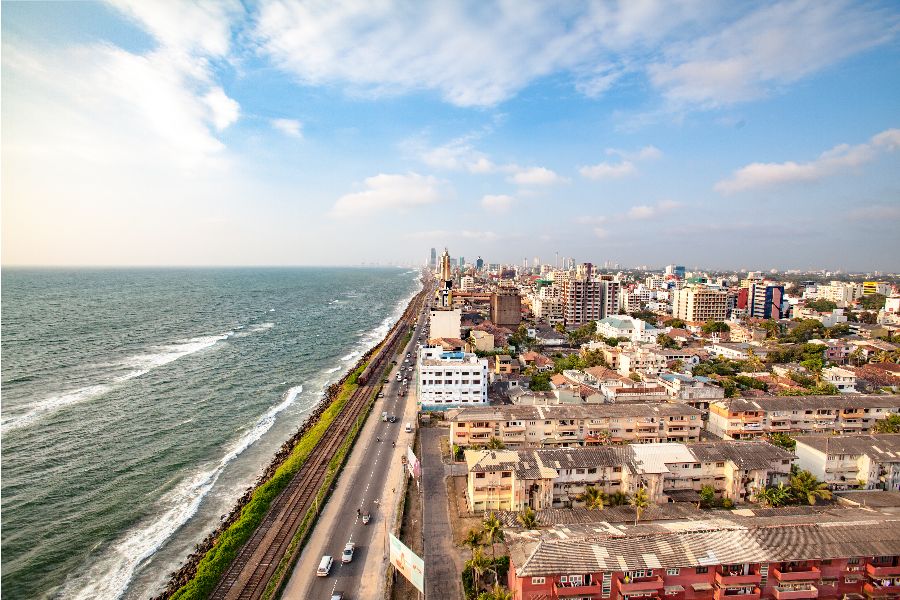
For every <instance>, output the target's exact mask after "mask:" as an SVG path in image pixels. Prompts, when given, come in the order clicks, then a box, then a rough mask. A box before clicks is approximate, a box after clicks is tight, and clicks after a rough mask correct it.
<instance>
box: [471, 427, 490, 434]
mask: <svg viewBox="0 0 900 600" xmlns="http://www.w3.org/2000/svg"><path fill="white" fill-rule="evenodd" d="M493 431H494V428H493V427H469V433H493Z"/></svg>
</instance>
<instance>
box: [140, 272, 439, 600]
mask: <svg viewBox="0 0 900 600" xmlns="http://www.w3.org/2000/svg"><path fill="white" fill-rule="evenodd" d="M418 281H419V289H418V290H416V291H414V292H413V293H412V295H411V296H410V297H409V298H408V299H407V300H406V303H405V306H404V307H403V310H402V311H399V315H398V317H397V320H396V321H395V322H394V323H393V324H392V325H391V326H390V327H389V328H388V329H387V331H386V332H385V334H384V336H383V337H382V338H381V339H380V341H378V342H377V343H375V344H374V345H373V346H372V347H370V348H369V349H368V350H366V351H365V352H363V353H362V354H361V355H360V356H359V357H358V358H357V360H356V362H355V363H354V364H353V365H352V366H351V367H350V368H348V369H347V371H346V372H345V373H344V374H343V375H342V376H341V378H340V379H339V380H338V381H336V382H335V383H332V384H330V385H328V386H327V387H326V388H325V390H324V391H323V393H322V397H321V398H320V399H319V401H318V402H317V403H316V404H315V405H314V406H313V407H312V408H311V410H310V412H309V413H308V415H307V417H306V419H305V420H304V422H303V423H302V424H301V425H300V427H299V428H298V429H297V431H296V432H294V434H292V435H291V436H290V437H288V439H287V440H285V441H284V442H283V443H282V444H281V446H280V447H279V449H278V450H277V451H276V452H275V455H274V456H273V457H272V459H271V460H270V461H269V463H268V465H267V466H266V467H265V468H264V469H263V471H262V472H261V473H260V475H259V476H258V477H257V478H256V480H255V481H254V483H253V484H252V485H251V486H249V487H248V488H247V489H246V490H244V493H243V494H242V495H241V496H240V497H239V498H238V499H237V500H236V501H235V504H234V506H233V507H232V509H231V511H230V512H229V513H227V514H225V515H222V516H221V517H220V519H219V524H218V525H217V526H216V527H215V529H214V530H213V531H211V532H210V533H209V534H207V535H206V537H204V538H203V539H202V540H201V541H200V542H198V543H197V544H196V545H195V546H194V551H193V552H191V553H190V554H189V555H187V557H185V559H184V560H183V562H182V565H181V567H180V568H178V569H177V570H175V571H173V572H172V573H171V574H170V575H169V577H168V579H167V582H166V583H165V584H164V586H163V588H162V591H161V592H160V593H159V594H157V595H155V596H153V599H154V600H165V599H167V598H170V597H172V595H173V594H175V593H176V592H177V591H178V590H179V589H180V588H181V587H183V586H184V585H186V584H188V583H189V582H190V581H191V580H193V579H194V577H195V576H196V575H197V568H198V566H199V564H200V562H201V560H202V559H203V558H204V557H205V556H206V554H207V553H208V552H209V551H210V550H212V549H213V548H214V547H215V544H216V542H217V540H218V539H219V537H220V536H221V535H222V534H223V533H224V532H225V531H226V530H228V528H229V527H230V526H231V525H233V524H234V523H235V522H236V521H237V520H238V519H239V518H240V516H241V513H242V511H243V509H244V507H245V506H246V505H247V504H248V503H249V502H250V500H251V499H252V497H253V494H254V492H256V490H257V489H258V488H259V487H261V486H262V485H264V484H265V483H266V482H267V481H269V480H270V479H271V478H272V477H273V475H274V474H275V472H276V471H277V470H278V469H279V468H280V467H281V466H282V465H283V464H284V463H285V462H286V461H287V460H288V458H290V456H291V454H292V452H293V450H294V448H295V447H296V446H297V444H298V443H299V442H300V440H301V439H303V437H304V436H305V435H306V434H307V433H308V432H309V431H310V430H311V429H312V428H313V427H315V425H316V424H317V423H318V422H319V419H320V417H321V415H322V413H323V412H324V411H325V410H327V409H328V407H329V406H331V405H332V403H333V402H334V401H335V400H336V399H337V398H338V397H339V395H340V393H341V391H342V389H343V388H344V386H345V384H347V383H348V380H349V379H350V377H351V376H352V375H353V374H354V373H357V372H358V371H360V369H362V368H364V367H365V365H366V364H367V363H368V362H369V360H370V358H371V357H372V355H373V354H374V353H375V352H376V351H378V350H379V349H380V348H381V347H382V346H383V345H384V343H385V342H386V341H387V340H388V339H390V337H391V335H392V334H393V332H394V330H395V329H396V327H397V326H398V325H399V324H400V323H401V322H402V320H403V315H404V314H406V312H407V311H408V310H409V308H410V307H411V306H412V304H413V302H414V301H415V299H416V298H417V297H418V296H419V294H421V293H422V292H423V291H424V290H425V284H424V282H423V281H422V279H421V278H419V280H418ZM388 318H389V317H388Z"/></svg>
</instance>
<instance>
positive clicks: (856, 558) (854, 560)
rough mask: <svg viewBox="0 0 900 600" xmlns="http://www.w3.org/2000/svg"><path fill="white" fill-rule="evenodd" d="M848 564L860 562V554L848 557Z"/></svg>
mask: <svg viewBox="0 0 900 600" xmlns="http://www.w3.org/2000/svg"><path fill="white" fill-rule="evenodd" d="M847 564H848V565H858V564H859V557H858V556H854V557H852V558H848V559H847Z"/></svg>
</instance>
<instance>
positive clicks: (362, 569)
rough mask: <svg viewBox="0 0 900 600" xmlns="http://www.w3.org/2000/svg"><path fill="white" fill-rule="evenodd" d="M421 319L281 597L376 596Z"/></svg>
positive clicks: (410, 410)
mask: <svg viewBox="0 0 900 600" xmlns="http://www.w3.org/2000/svg"><path fill="white" fill-rule="evenodd" d="M425 314H427V312H426V313H425ZM426 321H427V317H425V316H423V315H422V314H420V315H419V318H418V321H417V323H416V328H415V330H414V332H413V336H412V338H411V339H410V342H409V344H408V345H407V346H406V347H405V348H404V349H403V350H402V352H401V354H400V355H398V357H397V362H398V363H399V364H398V365H397V366H396V367H393V368H392V369H391V371H390V374H389V381H390V383H389V384H387V385H385V387H384V392H385V397H384V398H382V399H380V400H379V401H378V402H376V403H375V406H374V408H373V409H372V414H371V416H370V418H369V419H368V421H367V422H366V425H365V427H364V428H363V431H362V433H361V436H360V438H359V440H358V441H357V443H356V444H355V445H354V448H353V452H352V453H351V455H350V457H349V459H348V461H347V465H346V467H345V468H344V470H343V472H342V474H341V476H340V477H339V479H338V483H337V487H336V488H335V491H334V493H333V494H332V495H331V498H330V499H329V500H328V502H327V504H326V505H325V507H324V508H323V511H322V515H321V517H320V519H319V522H318V523H317V524H316V527H315V529H314V530H313V533H312V535H311V536H310V538H309V540H308V542H307V544H306V546H305V547H304V549H303V552H302V553H301V555H300V558H299V559H298V561H297V564H296V566H295V568H294V572H293V573H292V574H291V577H290V580H289V581H288V584H287V586H286V587H285V590H284V593H283V595H282V597H283V598H290V599H293V598H302V599H304V600H305V599H307V598H308V599H310V600H316V599H318V598H322V599H323V600H328V599H329V598H331V594H332V593H333V592H335V591H342V592H344V594H345V597H346V598H348V600H351V599H352V600H357V599H360V598H370V597H371V598H380V597H381V596H382V588H381V585H382V584H383V578H384V574H385V569H384V557H385V553H386V538H387V532H388V531H389V530H390V529H391V526H392V523H389V522H388V519H389V518H390V513H391V511H390V507H391V506H393V505H394V500H395V499H396V495H397V494H399V490H400V489H401V484H402V479H401V478H400V476H399V464H400V457H401V456H402V455H403V454H404V453H405V452H406V446H407V443H410V442H411V440H412V434H406V433H405V432H404V427H405V424H406V423H407V422H412V423H413V424H415V421H414V419H415V414H416V406H415V394H414V388H415V383H414V380H413V375H414V373H413V372H412V371H409V370H406V369H407V367H408V366H410V365H414V364H415V348H416V344H417V341H418V338H419V336H420V335H422V332H423V329H424V328H425V326H426ZM407 352H409V353H411V357H410V362H409V363H405V362H404V360H405V358H406V353H407ZM400 368H403V369H404V370H403V371H402V374H403V376H405V377H408V378H409V380H410V381H409V387H410V388H411V389H410V392H409V394H408V395H405V396H398V391H399V389H400V387H401V384H400V383H398V382H397V381H396V375H397V373H398V372H399V369H400ZM382 412H387V413H388V414H391V415H396V416H397V422H396V423H385V422H383V421H382V420H381V413H382ZM376 438H380V439H381V442H379V441H377V439H376ZM392 442H393V443H394V444H395V447H393V446H392ZM382 507H383V508H382ZM359 508H362V509H363V510H369V511H371V514H372V520H371V521H370V522H369V524H368V525H363V523H362V520H361V519H360V518H359V517H357V514H356V511H357V509H359ZM348 542H353V543H354V544H356V549H355V551H354V556H353V561H352V562H350V563H348V564H341V558H340V557H341V553H342V551H343V549H344V546H345V545H346V544H347V543H348ZM323 555H329V556H331V557H333V558H334V561H335V562H334V565H333V566H332V569H331V573H330V574H329V576H328V577H316V575H315V571H316V567H317V566H318V564H319V560H320V559H321V558H322V556H323Z"/></svg>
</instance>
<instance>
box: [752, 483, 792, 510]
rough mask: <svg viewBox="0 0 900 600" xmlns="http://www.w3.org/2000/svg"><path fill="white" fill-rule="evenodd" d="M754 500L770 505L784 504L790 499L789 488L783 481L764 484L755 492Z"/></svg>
mask: <svg viewBox="0 0 900 600" xmlns="http://www.w3.org/2000/svg"><path fill="white" fill-rule="evenodd" d="M756 501H757V502H759V503H760V504H765V505H766V506H771V507H779V506H784V505H786V504H788V503H790V501H791V490H790V488H787V487H785V485H784V482H782V483H779V484H778V485H777V486H774V485H772V486H766V487H763V488H762V489H761V490H758V491H757V492H756Z"/></svg>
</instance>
